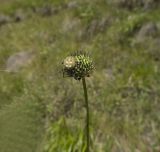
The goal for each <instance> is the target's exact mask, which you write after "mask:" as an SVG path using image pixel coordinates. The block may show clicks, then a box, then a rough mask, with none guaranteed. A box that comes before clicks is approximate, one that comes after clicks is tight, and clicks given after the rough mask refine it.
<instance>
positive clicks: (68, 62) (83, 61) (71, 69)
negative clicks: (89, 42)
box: [63, 52, 94, 80]
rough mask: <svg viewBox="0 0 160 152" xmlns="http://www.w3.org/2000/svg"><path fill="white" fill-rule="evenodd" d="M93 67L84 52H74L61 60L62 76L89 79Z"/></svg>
mask: <svg viewBox="0 0 160 152" xmlns="http://www.w3.org/2000/svg"><path fill="white" fill-rule="evenodd" d="M93 69H94V66H93V62H92V60H91V59H90V57H89V56H88V55H87V54H86V53H84V52H76V53H74V54H72V55H70V56H68V57H66V58H65V59H64V60H63V75H66V76H69V77H73V78H74V79H76V80H81V79H82V78H83V77H89V76H90V74H91V73H92V72H93Z"/></svg>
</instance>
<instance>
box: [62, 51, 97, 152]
mask: <svg viewBox="0 0 160 152" xmlns="http://www.w3.org/2000/svg"><path fill="white" fill-rule="evenodd" d="M93 69H94V66H93V62H92V60H91V59H90V57H89V56H88V55H87V54H86V53H84V52H76V53H74V54H72V55H70V56H68V57H66V58H65V59H64V60H63V75H66V76H68V77H73V78H74V79H75V80H79V81H80V80H82V85H83V90H84V99H85V108H86V127H85V128H86V145H87V147H86V152H89V151H90V129H89V128H90V127H89V123H90V118H89V104H88V93H87V86H86V79H85V77H89V76H90V74H91V73H92V71H93Z"/></svg>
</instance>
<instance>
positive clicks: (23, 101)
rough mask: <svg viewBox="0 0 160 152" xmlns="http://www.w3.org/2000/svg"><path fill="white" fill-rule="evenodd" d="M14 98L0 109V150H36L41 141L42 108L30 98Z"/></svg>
mask: <svg viewBox="0 0 160 152" xmlns="http://www.w3.org/2000/svg"><path fill="white" fill-rule="evenodd" d="M15 100H16V101H14V102H12V103H11V104H10V105H7V106H4V107H3V108H2V109H1V110H0V151H2V152H22V151H24V152H31V151H35V152H36V151H37V150H38V147H39V146H38V145H40V143H41V141H42V134H43V130H44V128H43V115H44V110H43V108H41V106H40V103H38V102H36V101H33V100H32V99H31V98H26V97H22V98H20V99H18V98H16V99H15ZM37 152H39V151H37Z"/></svg>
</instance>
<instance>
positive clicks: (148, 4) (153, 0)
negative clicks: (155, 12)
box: [144, 0, 160, 10]
mask: <svg viewBox="0 0 160 152" xmlns="http://www.w3.org/2000/svg"><path fill="white" fill-rule="evenodd" d="M158 6H160V1H159V0H144V9H145V10H150V9H152V8H155V7H158Z"/></svg>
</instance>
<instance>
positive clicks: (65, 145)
mask: <svg viewBox="0 0 160 152" xmlns="http://www.w3.org/2000/svg"><path fill="white" fill-rule="evenodd" d="M72 129H73V128H69V126H67V124H66V120H65V118H61V119H60V120H59V121H58V122H56V123H53V124H51V126H50V128H49V130H48V136H47V141H46V146H45V150H44V152H55V151H57V152H62V151H63V152H85V149H86V145H85V140H84V134H83V132H82V131H80V130H77V129H74V130H72Z"/></svg>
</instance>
